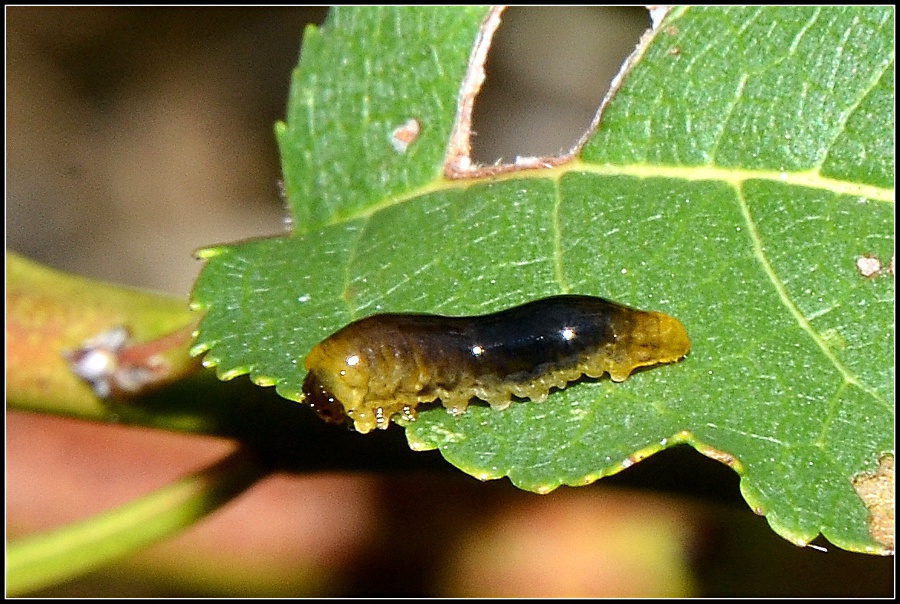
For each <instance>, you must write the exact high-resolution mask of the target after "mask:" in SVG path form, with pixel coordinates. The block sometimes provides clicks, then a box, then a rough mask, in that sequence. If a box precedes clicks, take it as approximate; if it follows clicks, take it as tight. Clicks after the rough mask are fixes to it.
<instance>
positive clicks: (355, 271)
mask: <svg viewBox="0 0 900 604" xmlns="http://www.w3.org/2000/svg"><path fill="white" fill-rule="evenodd" d="M484 15H485V10H484V9H474V8H468V9H453V8H447V9H434V8H375V9H370V8H352V9H347V8H340V9H336V10H335V11H333V13H332V15H331V17H330V19H329V21H328V23H327V24H326V25H325V27H324V28H323V29H322V30H321V31H318V30H314V29H311V30H308V32H307V38H306V41H305V43H304V50H303V60H302V62H301V65H300V67H299V68H298V70H297V72H296V73H295V75H294V83H293V86H292V92H291V98H290V104H289V108H288V118H287V119H288V121H287V124H286V125H283V126H279V128H278V134H279V142H280V143H281V148H282V154H283V162H284V164H283V167H284V172H285V182H286V188H287V193H288V198H289V204H290V208H291V211H292V214H293V217H294V219H295V221H296V223H297V228H296V230H295V232H294V233H293V234H292V235H290V236H284V237H280V238H274V239H269V240H261V241H254V242H248V243H243V244H239V245H234V246H221V247H216V248H209V249H207V250H205V251H204V252H203V256H204V257H205V258H206V259H207V260H208V262H207V264H206V266H205V268H204V270H203V272H202V274H201V276H200V277H199V279H198V281H197V284H196V288H195V291H194V305H195V307H197V308H199V309H204V310H205V311H206V315H205V318H204V319H203V321H202V323H201V327H200V333H199V336H198V338H197V344H196V346H195V349H194V350H195V352H197V353H199V352H203V351H206V352H207V354H206V359H205V360H206V362H207V363H208V364H215V365H217V366H218V371H219V374H220V376H221V377H223V378H229V377H233V376H235V375H238V374H241V373H249V374H250V375H251V377H252V378H253V379H254V381H256V382H257V383H258V384H263V385H275V386H276V388H277V390H278V392H279V393H280V394H282V395H283V396H285V397H287V398H290V399H293V400H298V399H299V398H300V387H301V384H302V381H303V378H304V373H305V372H304V370H303V364H302V363H303V358H304V356H305V355H306V353H307V352H308V351H309V350H310V348H311V347H312V346H313V345H314V344H315V343H316V342H318V341H319V340H321V339H322V338H323V337H325V336H327V335H328V334H329V333H331V332H333V331H334V330H336V329H338V328H339V327H341V326H343V325H345V324H346V323H348V322H349V321H351V320H353V319H356V318H359V317H361V316H364V315H367V314H372V313H375V312H381V311H422V312H436V313H442V314H479V313H484V312H489V311H494V310H499V309H502V308H506V307H508V306H511V305H514V304H519V303H522V302H525V301H528V300H532V299H535V298H539V297H543V296H547V295H551V294H558V293H562V292H573V293H583V294H592V295H599V296H603V297H608V298H611V299H613V300H616V301H619V302H622V303H626V304H630V305H633V306H637V307H640V308H646V309H652V310H658V311H662V312H665V313H667V314H670V315H673V316H675V317H677V318H678V319H679V320H681V322H682V323H683V324H684V325H685V327H686V328H687V330H688V333H689V334H690V337H691V340H692V344H693V347H692V351H691V354H690V355H689V356H688V358H687V359H685V360H684V361H682V362H681V363H678V364H675V365H671V366H666V367H660V368H656V369H653V370H651V371H644V372H640V373H638V374H636V375H633V376H632V377H631V378H629V379H628V380H627V381H626V382H624V383H621V384H615V383H612V382H610V381H609V380H605V379H604V380H598V381H589V382H584V383H580V384H578V385H574V386H570V387H569V388H566V389H565V390H562V391H560V392H556V393H554V394H553V395H552V396H551V397H550V398H549V399H548V400H547V401H546V402H545V403H542V404H537V403H530V402H521V403H516V404H513V405H512V406H511V407H510V408H509V409H507V410H505V411H502V412H498V411H494V410H492V409H490V408H489V407H487V406H483V405H478V404H473V405H472V406H471V407H470V408H469V410H468V411H467V412H466V413H465V414H463V415H461V416H460V417H452V416H450V415H449V414H447V413H446V412H445V411H444V410H443V409H442V408H441V407H439V406H435V407H434V408H431V409H426V410H423V411H422V412H420V414H419V417H418V420H417V421H415V422H413V423H409V424H408V425H407V427H406V429H407V438H408V440H409V442H410V445H411V446H412V447H413V448H416V449H430V448H438V449H440V451H441V453H442V454H443V455H444V457H445V458H446V459H447V460H448V461H450V462H451V463H453V464H454V465H456V466H457V467H459V468H461V469H462V470H464V471H465V472H468V473H470V474H472V475H474V476H477V477H479V478H482V479H488V478H499V477H502V476H508V477H509V478H510V479H511V480H512V481H513V482H514V483H515V484H516V485H518V486H520V487H522V488H525V489H529V490H534V491H539V492H546V491H549V490H552V489H553V488H555V487H557V486H559V485H561V484H568V485H580V484H587V483H590V482H592V481H594V480H596V479H598V478H600V477H602V476H606V475H609V474H613V473H615V472H618V471H620V470H622V469H624V468H626V467H628V466H630V465H631V464H632V463H634V462H635V461H638V460H639V459H641V458H642V457H646V456H647V455H649V454H652V453H654V452H656V451H658V450H660V449H662V448H665V447H668V446H671V445H674V444H678V443H689V444H691V445H692V446H694V447H695V448H697V449H698V450H699V451H701V452H703V453H704V454H706V455H710V456H712V457H714V458H716V459H720V460H722V461H725V462H727V463H729V464H730V465H731V466H732V467H734V468H735V469H736V470H737V471H738V472H739V473H740V474H741V476H742V481H741V489H742V492H743V494H744V496H745V498H746V499H747V501H748V503H749V504H750V505H751V507H752V508H753V509H754V510H756V511H757V512H758V513H761V514H765V515H766V517H767V519H768V521H769V523H770V524H771V526H772V527H773V528H774V529H775V531H777V532H778V533H779V534H780V535H782V536H784V537H785V538H787V539H789V540H791V541H793V542H794V543H797V544H800V545H803V544H806V543H808V542H809V541H810V540H812V539H813V538H815V537H816V536H817V535H818V534H819V533H822V534H823V535H825V537H827V538H828V539H829V540H830V541H831V542H832V543H834V544H836V545H838V546H840V547H842V548H846V549H850V550H854V551H862V552H872V553H886V552H888V551H890V549H891V548H892V544H888V543H880V542H877V541H875V540H874V539H873V538H872V537H871V535H870V533H869V531H868V529H867V509H866V506H865V505H864V504H863V502H862V500H861V499H860V497H859V496H858V495H857V494H856V492H855V490H854V488H853V483H852V480H853V478H854V477H855V476H858V475H860V474H861V473H864V472H872V471H873V470H874V469H875V468H876V467H877V466H878V460H879V458H880V457H881V456H882V455H884V454H887V453H890V452H892V451H893V448H894V443H893V427H892V426H893V399H894V364H893V335H894V330H893V311H894V280H893V273H892V269H890V270H889V269H888V265H889V263H891V262H892V254H893V245H894V231H893V211H894V206H893V171H894V160H893V102H894V95H893V68H894V58H893V57H894V38H893V26H894V23H893V19H894V12H893V8H892V7H862V8H859V7H846V8H835V7H829V8H815V7H812V8H797V7H793V8H791V7H788V8H771V7H764V8H745V7H738V8H691V9H677V10H675V11H673V12H672V13H671V14H669V15H668V17H667V18H666V19H665V21H664V22H663V23H662V24H661V25H659V27H658V28H657V29H656V31H655V35H654V37H653V38H652V39H651V40H649V41H648V42H647V44H646V46H645V47H644V48H643V49H642V52H643V55H642V56H641V57H640V59H639V60H637V61H636V62H635V64H634V65H633V66H632V68H631V71H630V73H628V74H627V75H626V76H625V78H624V80H623V81H622V84H621V87H620V88H619V89H618V91H617V93H616V95H615V97H614V98H613V99H611V101H610V102H609V103H608V105H607V106H606V107H605V110H604V114H603V116H602V119H601V122H600V128H599V130H598V131H597V132H596V133H594V134H593V135H592V136H591V137H590V138H589V140H588V141H587V142H586V144H585V146H584V147H583V149H581V151H580V153H578V154H577V156H576V157H575V158H574V159H573V160H572V161H570V162H568V163H566V164H564V165H562V166H559V167H557V168H552V169H546V170H530V171H523V172H520V173H514V174H511V175H510V174H507V175H505V176H503V177H501V178H482V179H477V180H475V179H472V180H470V181H466V182H460V181H449V180H445V179H443V178H442V177H441V176H440V174H441V160H442V158H443V157H444V153H445V151H446V149H447V141H448V137H449V133H450V129H451V128H452V117H453V113H454V111H455V109H456V97H455V95H456V90H457V88H458V86H459V83H460V82H461V81H462V78H463V75H464V72H465V68H466V64H467V61H468V56H469V53H470V52H471V47H472V44H473V43H474V41H475V39H476V37H477V36H478V33H479V25H480V23H481V21H482V19H483V18H484ZM410 118H412V119H415V120H417V121H418V123H419V124H420V127H421V136H420V137H419V138H418V139H417V140H415V141H414V142H413V143H412V144H411V145H410V147H409V148H408V149H407V150H406V152H400V151H398V150H397V149H395V148H393V147H392V146H391V144H390V135H391V132H392V131H393V130H394V129H395V128H396V127H398V126H400V125H402V124H404V123H406V122H407V120H408V119H410ZM862 257H874V258H877V259H879V260H880V262H881V264H882V266H883V270H881V271H879V272H878V273H877V274H875V275H871V276H864V275H862V274H860V271H859V270H858V268H857V261H858V260H859V259H860V258H862Z"/></svg>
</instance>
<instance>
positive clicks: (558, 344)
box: [303, 295, 690, 433]
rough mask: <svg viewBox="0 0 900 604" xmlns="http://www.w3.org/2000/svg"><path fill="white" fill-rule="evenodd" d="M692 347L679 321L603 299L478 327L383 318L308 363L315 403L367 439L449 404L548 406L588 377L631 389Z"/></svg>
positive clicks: (519, 311)
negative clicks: (401, 418) (644, 374)
mask: <svg viewBox="0 0 900 604" xmlns="http://www.w3.org/2000/svg"><path fill="white" fill-rule="evenodd" d="M689 350H690V342H689V340H688V337H687V333H686V332H685V330H684V327H682V325H681V323H679V322H678V320H676V319H674V318H672V317H670V316H668V315H665V314H662V313H658V312H652V311H641V310H636V309H633V308H630V307H628V306H624V305H621V304H617V303H615V302H610V301H608V300H604V299H602V298H596V297H592V296H582V295H563V296H553V297H550V298H545V299H542V300H536V301H534V302H529V303H527V304H523V305H521V306H516V307H514V308H510V309H507V310H503V311H500V312H496V313H492V314H489V315H481V316H475V317H446V316H440V315H425V314H381V315H373V316H370V317H366V318H364V319H360V320H359V321H355V322H353V323H350V324H349V325H347V326H346V327H344V328H343V329H340V330H339V331H337V332H335V333H334V334H332V335H331V336H329V337H328V338H326V339H325V340H323V341H322V342H320V343H319V344H317V345H316V346H315V347H314V348H313V349H312V350H311V351H310V353H309V355H307V357H306V359H305V361H304V364H305V366H306V369H307V370H308V371H309V373H308V374H307V377H306V380H305V381H304V383H303V392H304V394H305V396H306V401H307V402H308V403H309V404H310V405H312V407H313V408H314V409H315V410H316V411H317V412H318V413H319V414H320V415H321V416H323V417H324V418H325V419H326V420H328V421H332V422H335V423H343V422H345V421H346V420H347V419H350V420H352V421H353V424H354V426H355V428H356V430H357V431H359V432H363V433H365V432H369V431H370V430H372V429H373V428H376V427H377V428H387V426H388V423H389V420H390V418H391V416H393V415H394V414H396V413H403V414H405V415H406V416H408V417H414V416H415V408H416V406H417V405H418V404H419V403H425V402H431V401H435V400H440V401H441V402H442V404H443V405H444V406H445V407H446V408H447V409H449V410H450V411H451V412H453V413H462V412H463V411H464V410H465V409H466V406H467V405H468V403H469V401H470V400H471V399H472V398H479V399H481V400H483V401H486V402H488V403H490V404H491V406H492V407H494V408H497V409H503V408H506V407H507V406H509V404H510V402H511V400H512V397H513V396H515V397H519V398H529V399H533V400H536V401H542V400H544V399H545V398H546V397H547V395H548V393H549V392H550V390H551V388H554V387H556V388H563V387H565V385H566V384H567V383H568V382H570V381H573V380H577V379H579V378H580V377H581V376H582V375H587V376H589V377H594V378H597V377H600V376H602V375H603V374H604V373H609V374H610V377H611V378H612V379H613V381H616V382H621V381H623V380H624V379H626V378H627V377H628V376H629V375H630V374H631V372H632V371H634V369H636V368H638V367H644V366H648V365H656V364H658V363H670V362H673V361H677V360H678V359H680V358H682V357H683V356H684V355H686V354H687V353H688V351H689Z"/></svg>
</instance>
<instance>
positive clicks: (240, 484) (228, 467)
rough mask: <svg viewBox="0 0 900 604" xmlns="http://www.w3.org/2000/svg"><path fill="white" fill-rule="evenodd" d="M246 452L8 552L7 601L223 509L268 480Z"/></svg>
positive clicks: (13, 545)
mask: <svg viewBox="0 0 900 604" xmlns="http://www.w3.org/2000/svg"><path fill="white" fill-rule="evenodd" d="M268 471H269V470H268V469H267V468H266V467H265V466H263V465H262V464H260V463H259V462H258V461H257V460H256V459H255V457H254V456H253V455H252V454H250V453H249V452H248V451H247V450H245V449H238V450H237V451H235V452H234V453H232V454H231V455H229V456H228V457H226V458H224V459H222V460H221V461H219V462H217V463H215V464H213V465H212V466H210V467H208V468H205V469H203V470H201V471H199V472H197V473H195V474H192V475H190V476H188V477H186V478H183V479H181V480H178V481H177V482H174V483H173V484H170V485H169V486H166V487H163V488H162V489H159V490H158V491H155V492H153V493H151V494H149V495H146V496H144V497H141V498H139V499H136V500H134V501H131V502H129V503H127V504H125V505H123V506H120V507H118V508H115V509H112V510H109V511H107V512H103V513H101V514H98V515H96V516H93V517H91V518H88V519H86V520H83V521H81V522H76V523H73V524H69V525H66V526H63V527H60V528H58V529H54V530H51V531H48V532H46V533H43V534H41V535H34V536H30V537H25V538H22V539H19V540H17V541H15V542H13V543H11V544H9V545H8V547H7V550H6V593H7V596H16V595H22V594H25V593H27V592H30V591H34V590H36V589H40V588H43V587H47V586H49V585H52V584H54V583H57V582H60V581H63V580H66V579H69V578H72V577H75V576H77V575H80V574H82V573H84V572H87V571H89V570H92V569H94V568H96V567H98V566H100V565H102V564H104V563H107V562H110V561H112V560H115V559H116V558H119V557H121V556H123V555H125V554H127V553H130V552H132V551H135V550H137V549H139V548H141V547H145V546H147V545H150V544H151V543H153V542H155V541H158V540H160V539H163V538H165V537H168V536H170V535H172V534H174V533H177V532H178V531H180V530H181V529H184V528H187V527H189V526H191V525H192V524H193V523H194V522H196V521H197V520H198V519H199V518H201V517H203V516H205V515H206V514H208V513H210V512H212V511H213V510H215V509H217V508H219V507H220V506H222V505H224V504H225V503H227V502H228V501H230V500H231V499H232V498H233V497H235V496H237V495H238V494H240V493H241V492H243V491H244V490H246V489H248V488H249V487H250V486H252V485H253V484H254V483H256V482H257V481H258V480H260V479H261V478H263V477H264V476H265V475H266V474H268Z"/></svg>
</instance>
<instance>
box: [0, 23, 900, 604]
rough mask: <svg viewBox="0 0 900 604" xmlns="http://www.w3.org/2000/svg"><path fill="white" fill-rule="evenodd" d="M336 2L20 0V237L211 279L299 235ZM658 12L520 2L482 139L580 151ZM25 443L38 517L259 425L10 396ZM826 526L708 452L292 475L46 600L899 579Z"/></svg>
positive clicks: (17, 435)
mask: <svg viewBox="0 0 900 604" xmlns="http://www.w3.org/2000/svg"><path fill="white" fill-rule="evenodd" d="M325 15H326V10H325V9H320V8H262V9H255V8H190V9H182V8H92V7H81V8H66V7H60V8H50V7H37V8H33V7H8V8H6V17H7V31H6V37H7V59H6V60H7V64H6V67H7V79H6V84H7V96H6V110H7V122H6V127H7V140H6V151H7V155H6V158H7V160H6V162H7V163H6V170H7V178H6V185H7V199H6V213H7V221H6V237H7V248H8V249H11V250H14V251H17V252H20V253H22V254H24V255H26V256H28V257H30V258H32V259H35V260H38V261H41V262H44V263H46V264H48V265H50V266H52V267H55V268H58V269H62V270H65V271H69V272H73V273H77V274H81V275H85V276H89V277H95V278H100V279H104V280H109V281H113V282H118V283H124V284H129V285H135V286H139V287H146V288H151V289H155V290H162V291H166V292H170V293H172V294H175V295H178V296H183V297H186V296H187V294H188V292H189V291H190V287H191V284H192V282H193V280H194V278H195V277H196V275H197V272H198V271H199V268H200V263H199V262H198V261H196V260H194V259H193V251H194V250H195V249H197V248H199V247H203V246H207V245H211V244H215V243H225V242H231V241H235V240H239V239H245V238H250V237H260V236H271V235H275V234H279V233H281V232H283V231H284V225H283V218H284V209H283V205H282V202H281V200H280V198H279V194H278V186H277V182H278V179H279V177H280V168H279V160H278V153H277V148H276V144H275V137H274V134H273V124H274V122H275V121H276V120H278V119H281V118H282V117H283V116H284V112H285V102H286V96H287V90H288V85H289V79H290V74H291V70H292V68H293V67H294V65H295V64H296V61H297V55H298V49H299V47H300V40H301V37H302V31H303V28H304V26H305V25H306V24H309V23H321V22H322V20H323V19H324V17H325ZM648 26H649V17H648V14H647V11H646V10H643V9H639V8H633V7H631V8H585V7H581V8H565V9H562V8H516V9H510V10H509V11H508V12H507V13H506V14H505V16H504V19H503V24H502V25H501V27H500V30H499V33H498V36H497V38H496V40H495V42H494V45H493V50H492V52H491V55H490V61H489V63H488V70H487V73H488V79H487V82H486V85H485V87H484V89H483V90H482V93H481V95H480V96H479V98H478V101H477V103H476V115H475V130H476V132H477V134H478V136H477V138H476V139H475V141H474V155H475V159H476V160H477V161H479V162H481V163H493V162H494V161H496V160H500V159H502V160H507V161H508V160H512V159H514V158H515V157H516V156H537V155H549V154H556V153H559V152H560V151H565V150H568V149H569V148H571V147H572V146H573V145H574V144H575V142H576V141H577V140H578V139H579V137H580V136H581V135H582V134H583V132H584V130H585V129H586V128H587V127H588V125H589V124H590V122H591V120H592V118H593V116H594V114H595V112H596V110H597V107H598V105H599V103H600V101H601V100H602V98H603V96H604V95H605V94H606V90H607V88H608V83H609V81H610V80H611V78H612V76H613V75H614V74H615V73H616V72H617V71H618V68H619V65H620V64H621V62H622V60H623V59H624V58H625V57H626V56H628V55H629V54H630V53H631V51H632V50H633V49H634V46H635V45H636V44H637V42H638V38H639V37H640V35H641V34H642V33H643V31H644V30H645V29H646V28H647V27H648ZM388 432H389V433H390V436H389V438H394V439H396V440H397V441H398V442H402V441H403V433H402V431H401V430H399V429H396V428H395V429H393V430H390V431H388ZM6 446H7V493H6V495H7V531H8V535H9V536H12V537H14V536H15V535H21V534H28V533H31V532H34V531H37V530H43V529H46V528H48V527H50V526H56V525H60V524H64V523H67V522H71V521H74V520H77V519H80V518H84V517H86V516H88V515H90V514H93V513H97V512H99V511H101V510H103V509H107V508H109V507H111V506H113V505H117V504H121V503H124V502H126V501H128V500H129V499H130V498H133V497H136V496H139V495H141V494H144V493H147V492H149V491H150V490H152V489H154V488H158V487H161V486H163V485H165V484H167V483H169V482H171V481H172V480H174V479H175V478H177V477H179V476H181V475H183V474H184V473H187V472H191V471H194V470H196V469H199V468H201V467H203V466H205V465H207V464H209V463H211V462H212V461H214V460H215V459H218V458H219V457H221V456H222V455H224V454H225V453H227V452H228V451H230V450H231V449H232V448H233V446H234V445H233V443H230V442H228V441H225V440H220V439H210V438H203V437H197V436H189V435H182V434H169V433H164V432H159V431H153V430H146V429H141V428H133V427H132V428H129V427H122V426H106V425H102V426H98V425H94V424H90V423H86V422H78V421H75V420H69V419H64V418H52V417H42V416H36V415H30V414H25V413H18V412H8V413H7V442H6ZM410 455H423V454H412V453H411V454H410ZM443 466H446V464H443ZM816 543H817V544H820V545H822V546H824V547H826V548H827V549H828V551H827V552H821V551H816V550H814V549H812V548H806V549H801V548H796V547H794V546H793V545H790V544H789V543H787V542H786V541H784V540H782V539H781V538H780V537H778V536H776V535H775V534H774V533H772V532H771V530H770V529H769V528H768V526H767V525H766V522H765V519H763V518H761V517H757V516H754V515H753V514H752V512H751V511H750V510H749V508H748V507H747V506H746V504H745V503H744V502H743V500H742V499H741V497H740V494H739V490H738V479H737V476H736V475H734V473H733V472H731V471H730V470H729V469H727V468H725V467H724V466H722V465H720V464H718V463H716V462H713V461H711V460H708V459H706V458H703V457H702V456H701V455H699V454H698V453H696V452H694V451H693V450H691V449H687V448H675V449H671V450H668V451H665V452H662V453H660V454H657V455H655V456H653V457H651V458H650V459H648V460H646V461H644V462H642V463H640V464H638V465H637V466H635V467H634V468H631V469H629V470H628V471H626V472H623V473H621V474H619V475H617V476H614V477H612V478H609V479H604V480H602V481H600V482H599V483H597V484H595V485H592V486H590V487H585V488H580V489H568V488H565V487H564V488H561V489H558V490H557V491H555V492H553V493H551V494H550V495H545V496H538V495H534V494H530V493H523V492H521V491H518V490H517V489H515V488H513V487H512V486H511V485H510V484H509V483H508V481H506V480H500V481H494V482H491V483H486V484H482V483H479V482H478V481H476V480H474V479H472V478H470V477H468V476H465V475H463V474H462V473H460V472H457V471H456V470H453V469H452V468H449V467H446V468H444V469H443V470H436V471H435V472H423V471H417V472H397V473H394V474H392V475H390V476H385V475H371V474H365V475H363V474H352V473H345V474H327V473H322V474H315V475H310V474H306V475H293V474H283V475H278V476H275V477H273V478H270V479H267V480H266V481H264V482H262V483H260V484H259V485H257V486H256V487H254V488H253V489H252V490H251V491H250V492H249V493H246V494H244V495H243V496H241V497H240V498H238V499H237V500H236V501H235V502H233V503H231V504H230V505H229V506H227V507H226V508H225V509H223V510H221V511H220V512H218V513H216V514H214V515H213V516H212V517H210V518H208V519H206V520H205V521H203V522H201V523H200V524H198V525H197V526H195V527H193V528H192V529H190V530H189V531H187V532H186V533H185V534H183V535H180V536H179V537H176V538H174V539H171V540H168V541H166V542H164V543H161V544H158V545H156V546H153V547H151V548H148V549H146V550H144V551H142V552H139V553H137V554H134V555H131V556H128V557H126V558H124V559H123V560H121V561H120V562H118V563H116V564H114V565H110V566H107V567H105V568H103V569H100V570H98V571H96V572H93V573H91V574H89V575H87V576H84V577H82V578H79V579H77V580H74V581H70V582H67V583H64V584H61V585H58V586H55V587H53V588H51V589H48V590H44V591H43V592H41V593H40V594H39V595H44V596H192V595H193V596H203V595H209V596H216V595H242V596H254V595H256V596H278V595H288V596H290V595H294V596H311V595H326V596H327V595H332V596H351V595H356V596H365V595H369V596H379V595H381V596H397V595H408V596H414V595H423V596H522V597H527V596H597V597H601V596H690V595H700V596H704V595H705V596H713V595H732V596H804V595H805V596H858V595H869V596H879V595H881V596H888V595H891V594H892V589H893V560H892V559H890V558H877V557H872V556H864V555H861V554H849V553H847V552H843V551H840V550H838V549H836V548H834V547H832V546H830V545H829V544H827V542H825V541H823V540H821V539H820V540H818V541H816Z"/></svg>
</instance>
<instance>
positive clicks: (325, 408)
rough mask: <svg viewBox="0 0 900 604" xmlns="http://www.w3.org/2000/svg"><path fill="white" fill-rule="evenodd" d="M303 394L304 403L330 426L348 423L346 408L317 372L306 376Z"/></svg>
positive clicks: (311, 372)
mask: <svg viewBox="0 0 900 604" xmlns="http://www.w3.org/2000/svg"><path fill="white" fill-rule="evenodd" d="M303 394H304V396H305V398H304V402H305V403H306V404H308V405H309V406H310V407H312V409H313V411H315V412H316V413H317V414H318V415H319V417H321V418H322V419H324V420H325V421H326V422H328V423H329V424H345V423H347V419H348V417H347V413H346V412H345V411H344V406H343V405H342V404H341V403H340V401H338V400H337V399H336V398H335V397H334V395H333V394H331V392H329V391H328V390H327V389H326V388H325V386H323V385H322V382H320V381H319V377H318V374H317V373H316V372H315V371H310V372H309V373H307V374H306V379H305V380H303Z"/></svg>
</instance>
